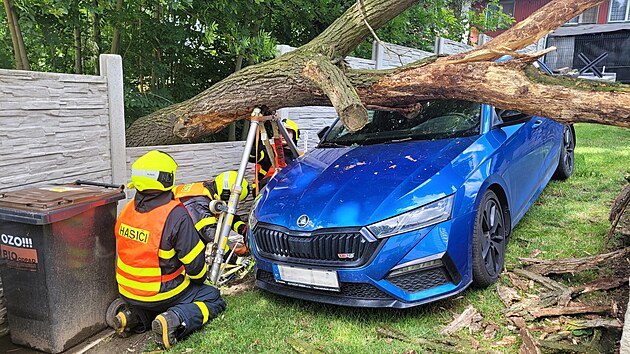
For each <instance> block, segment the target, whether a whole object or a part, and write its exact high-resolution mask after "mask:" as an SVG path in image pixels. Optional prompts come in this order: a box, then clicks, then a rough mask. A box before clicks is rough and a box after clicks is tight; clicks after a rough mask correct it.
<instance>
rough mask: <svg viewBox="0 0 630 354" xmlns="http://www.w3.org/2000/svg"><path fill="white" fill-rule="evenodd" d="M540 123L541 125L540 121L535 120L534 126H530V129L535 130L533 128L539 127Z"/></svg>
mask: <svg viewBox="0 0 630 354" xmlns="http://www.w3.org/2000/svg"><path fill="white" fill-rule="evenodd" d="M542 123H543V121H542V119H537V120H536V121H535V122H534V125H532V129H535V128H538V127H540V125H541V124H542Z"/></svg>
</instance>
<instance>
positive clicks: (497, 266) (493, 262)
mask: <svg viewBox="0 0 630 354" xmlns="http://www.w3.org/2000/svg"><path fill="white" fill-rule="evenodd" d="M505 216H506V214H505V213H504V212H503V206H502V205H501V202H500V201H499V198H498V197H497V195H496V194H495V193H494V192H493V191H491V190H487V191H486V192H485V193H484V195H483V197H482V198H481V203H479V208H478V210H477V216H476V218H475V226H474V230H473V240H472V272H473V286H475V287H478V288H485V287H487V286H489V285H491V284H493V283H494V282H496V281H497V279H498V278H499V274H501V272H502V271H503V264H504V261H505V247H506V244H507V237H508V234H509V231H508V229H507V228H508V227H509V223H507V222H506V220H505Z"/></svg>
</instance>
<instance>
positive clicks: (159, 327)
mask: <svg viewBox="0 0 630 354" xmlns="http://www.w3.org/2000/svg"><path fill="white" fill-rule="evenodd" d="M181 323H182V321H181V320H180V319H179V316H177V314H176V313H175V312H173V311H171V310H168V311H166V312H162V313H161V314H159V315H157V316H155V319H154V320H153V322H152V323H151V329H152V330H153V333H155V342H156V343H157V344H158V345H161V346H162V347H164V348H165V349H170V348H171V347H172V346H173V345H175V343H176V342H177V336H176V334H177V331H178V329H179V326H180V325H181Z"/></svg>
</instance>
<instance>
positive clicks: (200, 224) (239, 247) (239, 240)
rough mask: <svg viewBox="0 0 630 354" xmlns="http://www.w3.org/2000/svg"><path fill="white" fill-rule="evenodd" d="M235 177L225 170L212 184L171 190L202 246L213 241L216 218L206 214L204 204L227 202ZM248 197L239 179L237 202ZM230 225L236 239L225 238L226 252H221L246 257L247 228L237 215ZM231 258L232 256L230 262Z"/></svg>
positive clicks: (206, 182)
mask: <svg viewBox="0 0 630 354" xmlns="http://www.w3.org/2000/svg"><path fill="white" fill-rule="evenodd" d="M237 175H238V173H237V172H236V171H227V172H223V173H220V174H219V175H218V176H217V177H216V178H215V179H214V180H213V181H205V182H195V183H189V184H184V185H180V186H177V187H175V189H174V190H173V191H174V193H175V198H177V199H179V200H180V201H181V202H182V204H184V206H185V207H186V209H187V210H188V213H190V216H191V217H192V219H193V221H194V222H195V228H196V229H197V231H199V234H200V235H201V239H202V240H203V241H204V242H205V243H211V242H214V237H215V233H216V229H217V215H215V214H213V213H211V212H210V210H209V209H208V204H209V203H210V201H212V200H222V201H224V202H226V203H227V201H228V200H229V199H230V192H231V190H232V186H234V184H235V183H236V177H237ZM248 194H249V187H248V184H247V181H246V180H245V179H243V182H242V183H241V194H240V195H239V200H240V201H243V200H244V199H245V198H246V197H247V195H248ZM230 226H231V227H232V230H233V231H234V232H236V233H238V234H239V235H240V236H238V237H236V238H235V237H230V238H228V244H227V249H225V250H224V251H225V255H226V256H227V255H228V254H229V251H230V250H232V251H234V254H236V255H237V256H244V255H247V254H248V249H247V245H246V244H247V242H246V240H247V237H246V234H247V225H246V224H245V222H243V221H242V220H241V218H240V217H239V216H238V215H234V219H233V221H232V225H230ZM235 258H236V257H232V259H231V260H234V259H235Z"/></svg>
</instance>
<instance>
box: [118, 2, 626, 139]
mask: <svg viewBox="0 0 630 354" xmlns="http://www.w3.org/2000/svg"><path fill="white" fill-rule="evenodd" d="M601 1H602V0H577V1H576V0H555V1H552V2H550V3H549V4H547V5H546V6H544V7H543V8H541V9H540V10H539V11H537V12H536V13H534V14H533V15H532V18H534V19H535V20H526V21H523V22H524V23H522V24H519V25H518V26H515V27H513V28H512V29H510V30H508V31H506V32H505V33H504V34H503V35H502V36H499V37H497V38H496V39H494V40H493V41H491V42H489V43H488V44H487V45H486V46H484V47H482V48H480V50H477V51H472V52H470V53H469V54H464V55H460V56H454V57H447V58H440V59H437V60H436V58H432V59H430V60H427V61H424V62H421V63H415V64H414V65H410V66H407V67H403V68H400V69H398V70H349V71H348V72H347V73H344V72H343V70H338V69H337V68H336V67H335V68H334V69H333V68H332V65H328V64H330V63H327V64H324V61H326V60H328V61H330V62H338V61H339V58H343V57H345V56H346V55H347V54H348V53H349V52H350V51H351V50H352V49H353V48H354V47H355V46H356V45H358V44H359V43H360V42H361V41H363V40H364V39H365V38H367V36H368V35H369V34H370V30H369V28H368V26H366V25H365V23H364V22H367V23H369V24H370V26H372V27H373V28H378V27H380V26H382V25H383V24H384V23H386V22H387V21H389V20H390V19H391V18H393V17H395V16H396V15H398V14H399V13H401V12H402V11H404V10H406V9H407V8H409V7H410V6H412V5H413V4H414V3H415V2H417V1H413V0H380V1H379V0H365V1H362V2H361V3H362V4H363V10H364V11H361V10H360V8H359V3H356V4H355V5H353V6H352V7H351V8H350V9H349V10H348V11H346V13H344V15H342V16H341V17H340V18H339V19H337V20H336V21H335V22H334V23H333V24H332V25H331V26H330V27H329V28H328V29H326V30H325V31H324V32H323V33H322V34H321V35H319V36H318V37H316V38H315V39H313V41H311V42H309V43H307V44H306V45H304V46H302V47H300V48H298V49H297V50H295V51H293V52H289V53H286V54H284V55H282V56H281V57H279V58H276V59H274V60H271V61H269V62H266V63H262V64H259V65H255V66H251V67H247V68H245V69H243V70H240V71H238V72H237V73H234V74H232V75H230V76H229V77H227V78H226V79H224V80H222V81H221V82H219V83H217V84H215V85H214V86H212V87H211V88H209V89H208V90H206V91H204V92H203V93H201V94H199V95H198V96H196V97H194V98H192V99H190V100H188V101H186V102H183V103H180V104H177V105H174V106H171V107H167V108H165V109H163V110H161V111H158V112H155V113H153V114H151V115H149V116H146V117H143V118H141V119H139V120H138V121H136V122H135V123H134V124H133V125H132V126H131V127H129V129H128V130H127V142H128V145H130V146H139V145H149V144H152V145H153V144H171V143H176V142H182V141H192V140H195V139H198V138H200V137H203V136H206V135H208V134H211V133H214V132H217V131H219V130H220V129H222V128H223V127H225V126H227V125H228V124H229V123H231V122H233V121H235V120H238V119H240V118H242V117H244V116H248V115H249V113H250V112H251V110H252V109H253V108H255V107H260V108H263V109H264V110H267V111H271V110H276V109H279V108H282V107H296V106H307V105H331V104H333V105H335V108H336V109H337V112H338V113H339V114H340V116H341V119H342V121H343V122H344V124H345V125H346V126H347V127H348V128H349V129H350V130H352V131H354V130H356V129H359V128H360V127H362V126H363V125H364V124H365V122H366V119H367V113H366V111H365V109H361V108H359V107H358V101H357V96H355V95H354V93H353V91H352V88H353V87H354V89H356V93H357V94H358V97H359V98H360V101H361V102H362V103H363V105H365V106H368V107H370V106H374V107H386V108H392V109H401V110H404V109H408V108H410V107H413V106H414V105H415V103H416V102H417V101H418V100H424V99H440V98H449V99H466V100H472V101H479V102H483V103H488V104H492V105H495V106H497V107H500V108H504V109H514V110H519V111H522V112H524V113H528V114H534V115H541V116H546V117H549V118H553V119H556V120H558V121H560V122H565V123H568V122H593V123H601V124H609V125H617V126H622V127H630V87H629V86H627V85H620V84H603V83H592V82H586V81H583V80H571V79H566V78H564V79H561V78H555V77H550V76H544V75H542V74H540V73H538V72H536V71H534V70H526V68H527V67H528V64H529V63H530V62H532V61H533V60H534V59H535V56H534V57H521V58H519V59H516V60H513V61H510V62H504V63H494V62H493V61H494V60H495V59H497V58H498V57H500V56H502V55H503V54H506V53H508V54H512V55H514V56H520V55H518V54H516V53H514V52H513V51H514V50H516V49H519V48H522V47H524V46H527V45H529V44H531V43H533V42H534V41H535V40H536V39H537V38H540V37H541V36H544V35H545V34H546V33H548V32H549V31H551V30H553V29H554V28H556V27H558V26H560V25H561V24H563V23H565V22H566V21H568V20H569V19H571V18H573V17H575V16H577V15H578V14H579V13H580V12H582V11H584V10H585V9H587V8H589V7H592V6H595V5H597V4H599V3H600V2H601ZM539 54H540V53H539ZM313 63H316V65H314V64H313ZM307 66H309V67H310V69H309V68H307ZM315 69H317V71H313V70H315ZM344 74H345V75H344ZM342 92H343V93H342ZM593 100H596V101H598V104H597V105H592V104H590V103H591V102H593ZM331 102H332V103H331ZM169 128H170V129H169Z"/></svg>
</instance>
